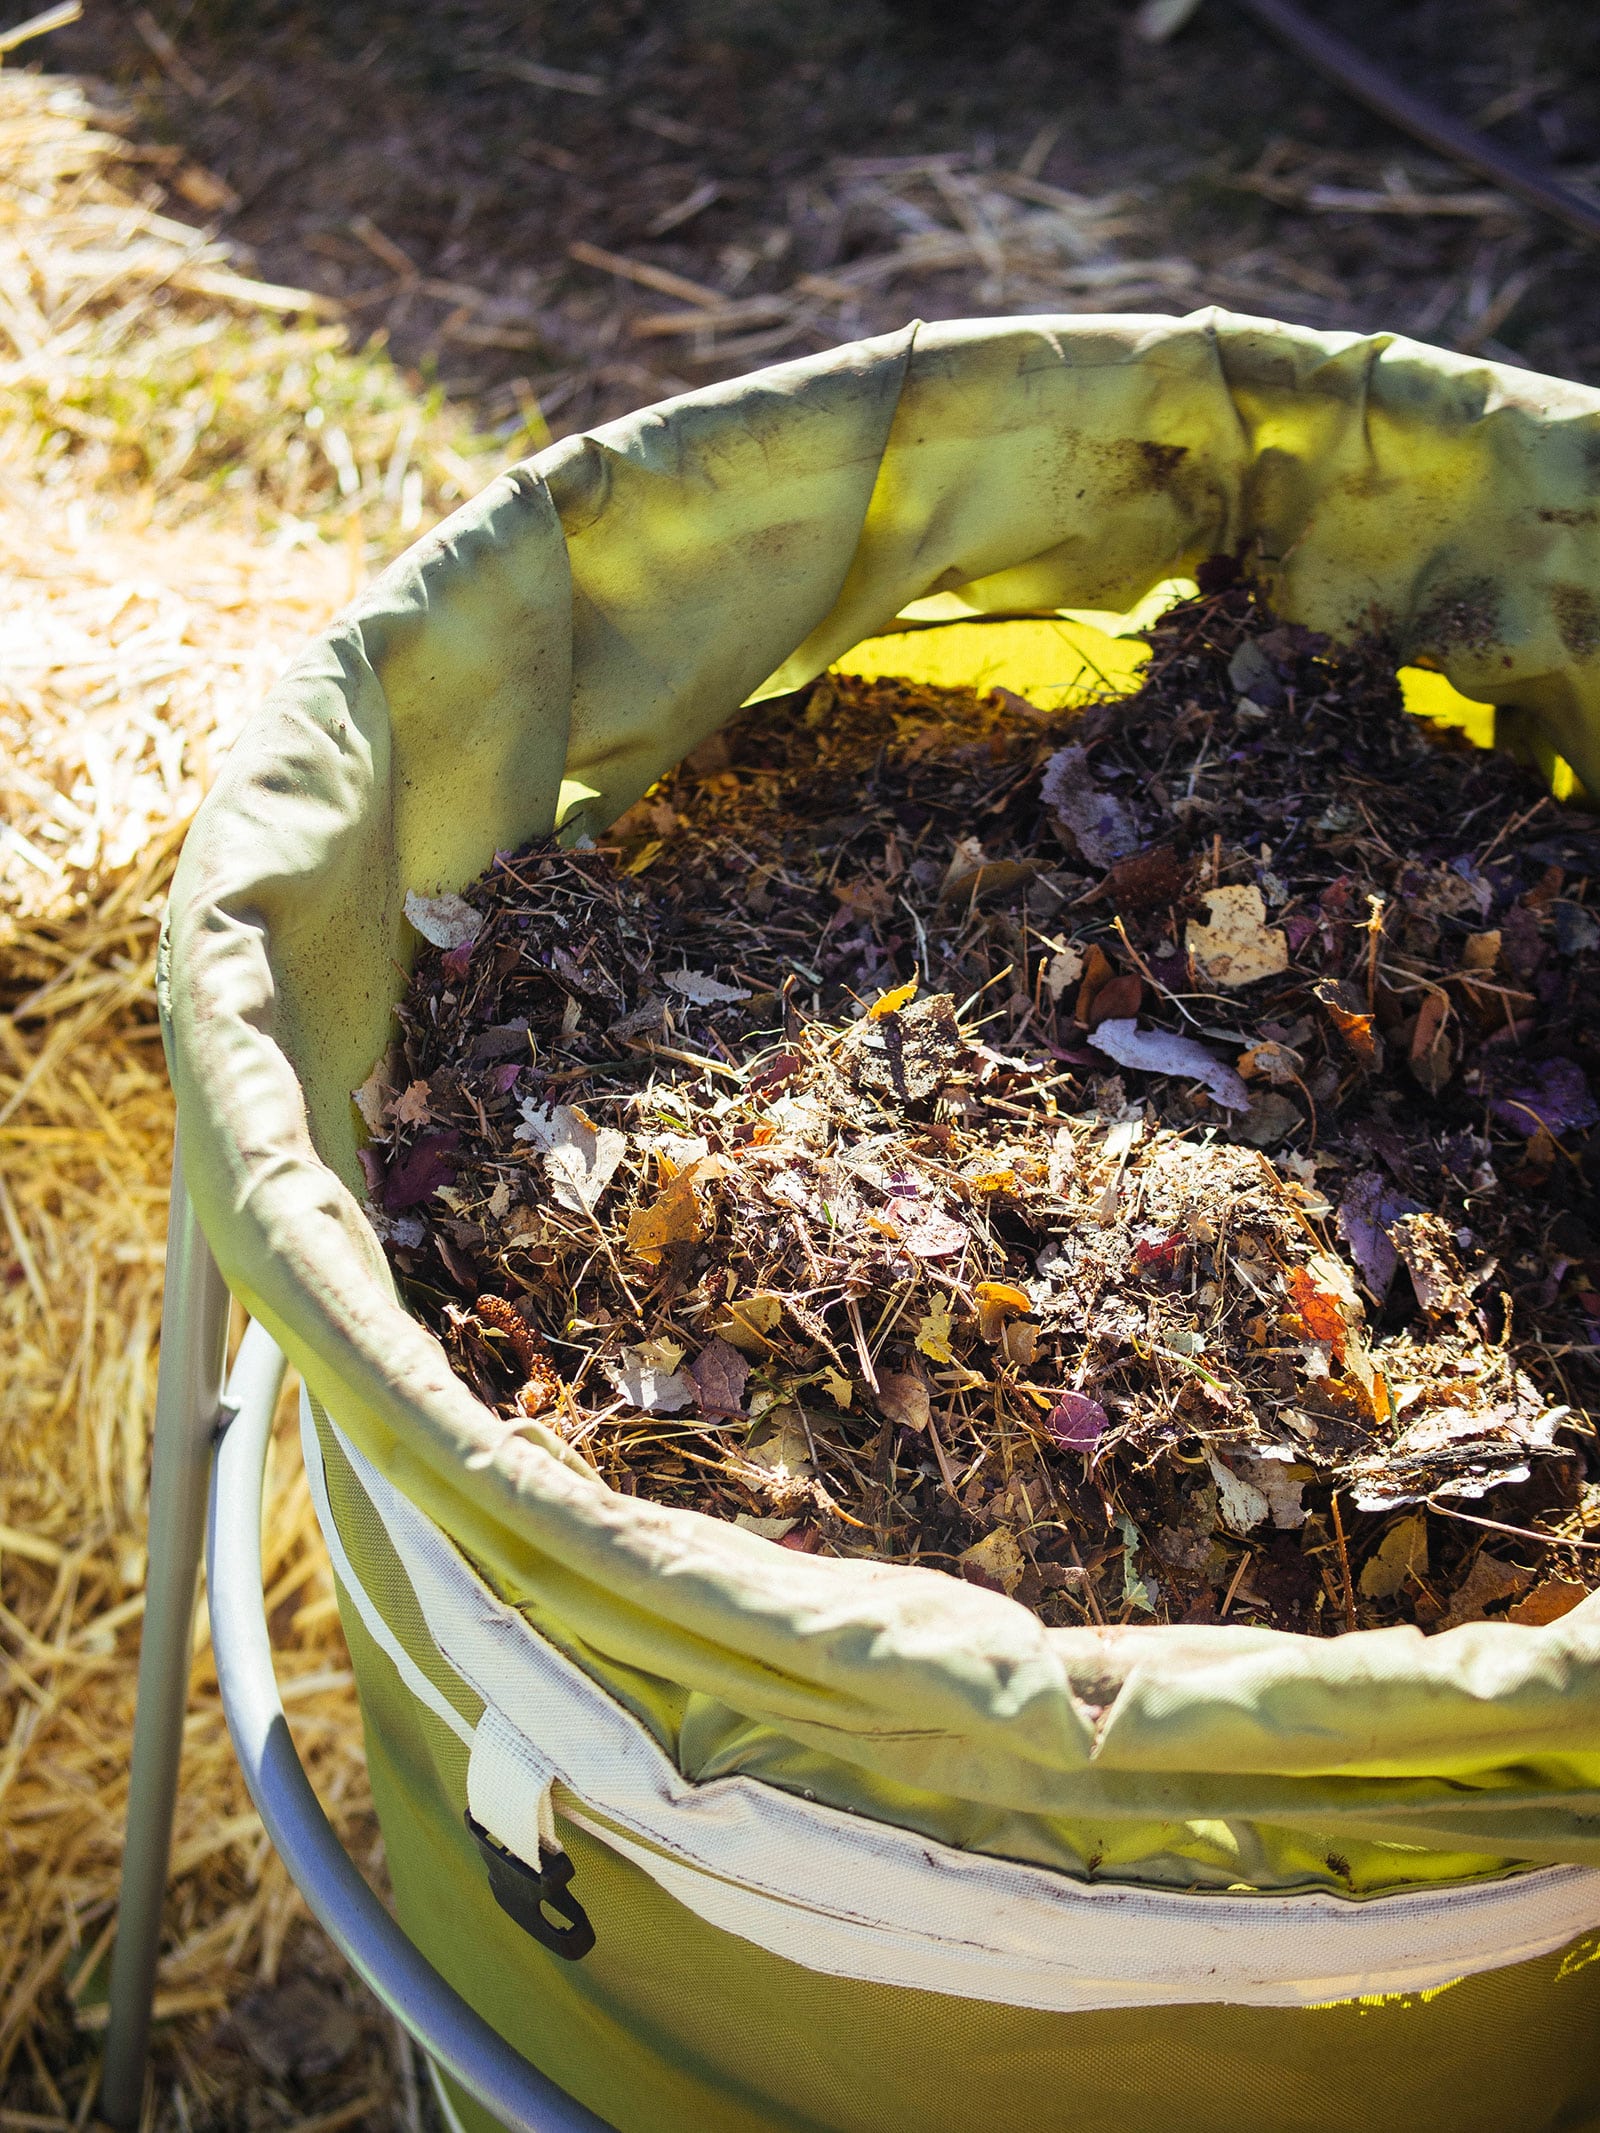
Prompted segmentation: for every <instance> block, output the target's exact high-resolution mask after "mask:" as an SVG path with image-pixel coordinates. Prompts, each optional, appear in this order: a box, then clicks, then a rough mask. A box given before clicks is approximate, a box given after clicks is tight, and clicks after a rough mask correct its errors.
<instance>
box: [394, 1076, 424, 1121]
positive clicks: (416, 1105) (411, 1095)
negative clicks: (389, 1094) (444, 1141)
mask: <svg viewBox="0 0 1600 2133" xmlns="http://www.w3.org/2000/svg"><path fill="white" fill-rule="evenodd" d="M391 1116H392V1117H393V1119H394V1122H395V1124H396V1125H397V1126H425V1125H427V1123H428V1121H429V1119H430V1118H431V1117H432V1116H433V1114H432V1112H431V1111H430V1110H429V1109H428V1084H427V1083H426V1082H425V1081H414V1082H412V1084H411V1086H410V1087H409V1088H406V1089H402V1090H401V1092H400V1094H399V1095H398V1096H397V1097H396V1098H395V1100H394V1110H393V1112H392V1113H391Z"/></svg>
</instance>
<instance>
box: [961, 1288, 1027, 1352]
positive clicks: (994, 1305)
mask: <svg viewBox="0 0 1600 2133" xmlns="http://www.w3.org/2000/svg"><path fill="white" fill-rule="evenodd" d="M973 1293H974V1295H975V1296H976V1297H977V1299H978V1331H979V1333H980V1334H981V1335H982V1336H983V1338H984V1339H985V1340H986V1341H991V1342H993V1341H997V1340H999V1338H1000V1336H1001V1334H1002V1332H1003V1331H1004V1330H1005V1323H1006V1320H1007V1319H1008V1318H1015V1317H1016V1316H1017V1314H1018V1312H1019V1311H1031V1310H1032V1309H1033V1299H1032V1298H1031V1297H1030V1296H1029V1295H1028V1293H1027V1291H1026V1290H1024V1289H1017V1288H1013V1287H1012V1285H1011V1283H1010V1282H1009V1281H980V1282H979V1283H978V1285H977V1287H976V1289H975V1290H974V1291H973Z"/></svg>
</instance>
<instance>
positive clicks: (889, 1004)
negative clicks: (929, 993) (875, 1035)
mask: <svg viewBox="0 0 1600 2133" xmlns="http://www.w3.org/2000/svg"><path fill="white" fill-rule="evenodd" d="M916 997H917V980H916V979H915V978H912V979H911V980H910V981H909V982H908V983H907V984H905V985H896V986H895V987H894V988H893V990H892V991H890V992H881V993H879V995H878V997H877V998H876V999H875V1000H874V1001H873V1003H872V1005H871V1006H870V1007H869V1008H868V1009H867V1018H868V1020H869V1021H872V1022H880V1021H882V1019H883V1017H884V1016H885V1015H897V1014H899V1012H900V1010H901V1008H902V1007H909V1006H910V1005H911V1003H912V1001H913V1000H914V999H915V998H916Z"/></svg>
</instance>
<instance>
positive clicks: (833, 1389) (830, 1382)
mask: <svg viewBox="0 0 1600 2133" xmlns="http://www.w3.org/2000/svg"><path fill="white" fill-rule="evenodd" d="M822 1382H823V1384H824V1385H826V1386H827V1388H828V1396H829V1398H830V1399H831V1400H832V1401H833V1404H834V1406H835V1407H848V1406H849V1405H850V1402H851V1401H852V1400H853V1399H854V1398H855V1390H856V1388H855V1386H854V1384H853V1383H852V1382H851V1380H850V1379H849V1378H847V1377H846V1376H845V1374H844V1372H843V1371H842V1370H835V1369H834V1367H833V1365H832V1364H831V1363H830V1364H829V1365H828V1367H827V1369H826V1370H825V1371H824V1372H823V1373H822Z"/></svg>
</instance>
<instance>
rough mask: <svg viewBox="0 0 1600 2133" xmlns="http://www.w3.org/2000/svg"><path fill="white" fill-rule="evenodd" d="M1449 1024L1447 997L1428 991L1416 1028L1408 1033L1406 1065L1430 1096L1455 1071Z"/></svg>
mask: <svg viewBox="0 0 1600 2133" xmlns="http://www.w3.org/2000/svg"><path fill="white" fill-rule="evenodd" d="M1449 1022H1450V1002H1449V1000H1448V998H1447V997H1446V996H1445V994H1444V993H1442V992H1430V993H1429V994H1428V995H1427V997H1426V998H1425V999H1424V1001H1423V1003H1422V1005H1421V1007H1420V1008H1419V1009H1418V1011H1417V1026H1416V1028H1415V1030H1414V1031H1413V1032H1412V1036H1411V1050H1410V1057H1409V1060H1408V1062H1407V1063H1408V1064H1409V1066H1410V1068H1411V1072H1412V1074H1413V1076H1414V1077H1415V1079H1416V1080H1417V1081H1419V1082H1420V1083H1421V1084H1422V1086H1423V1088H1425V1089H1426V1090H1427V1091H1428V1094H1429V1095H1430V1096H1437V1095H1438V1093H1439V1091H1440V1090H1441V1089H1442V1088H1443V1087H1444V1085H1445V1083H1446V1082H1447V1081H1448V1080H1449V1079H1450V1076H1451V1075H1452V1074H1453V1073H1454V1072H1455V1059H1454V1055H1453V1048H1452V1046H1451V1043H1450V1036H1449Z"/></svg>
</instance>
